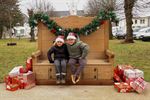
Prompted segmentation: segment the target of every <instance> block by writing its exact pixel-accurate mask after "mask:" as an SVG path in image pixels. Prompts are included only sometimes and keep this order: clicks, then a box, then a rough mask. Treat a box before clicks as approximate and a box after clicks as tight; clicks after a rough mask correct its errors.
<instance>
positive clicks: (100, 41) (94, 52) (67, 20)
mask: <svg viewBox="0 0 150 100" xmlns="http://www.w3.org/2000/svg"><path fill="white" fill-rule="evenodd" d="M53 20H55V21H56V23H57V24H58V25H60V26H62V27H63V28H81V27H83V26H85V25H87V24H89V23H90V22H91V21H92V20H93V17H79V16H67V17H62V18H53ZM55 38H56V36H55V35H54V34H53V33H51V32H50V30H48V28H47V27H46V26H45V25H44V24H42V23H41V22H39V24H38V49H39V50H40V51H42V56H41V59H47V51H48V49H49V48H50V47H51V46H52V43H53V40H54V39H55ZM80 40H81V41H83V42H85V43H87V44H88V45H89V46H90V51H89V55H88V59H104V58H106V55H105V50H106V49H108V40H109V22H108V21H105V23H104V24H103V25H101V26H100V29H98V30H97V31H95V32H93V33H91V34H90V35H87V36H82V35H81V36H80Z"/></svg>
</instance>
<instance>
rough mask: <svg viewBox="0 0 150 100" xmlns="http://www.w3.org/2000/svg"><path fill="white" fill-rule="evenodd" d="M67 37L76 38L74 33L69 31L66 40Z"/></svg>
mask: <svg viewBox="0 0 150 100" xmlns="http://www.w3.org/2000/svg"><path fill="white" fill-rule="evenodd" d="M68 39H74V40H75V39H77V38H76V36H75V34H74V33H73V32H70V33H69V34H68V36H67V40H68Z"/></svg>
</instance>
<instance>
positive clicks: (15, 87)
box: [6, 84, 19, 91]
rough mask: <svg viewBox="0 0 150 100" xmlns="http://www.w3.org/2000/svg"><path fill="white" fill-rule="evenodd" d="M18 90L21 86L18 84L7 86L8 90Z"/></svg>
mask: <svg viewBox="0 0 150 100" xmlns="http://www.w3.org/2000/svg"><path fill="white" fill-rule="evenodd" d="M18 89H19V85H18V84H6V90H9V91H16V90H18Z"/></svg>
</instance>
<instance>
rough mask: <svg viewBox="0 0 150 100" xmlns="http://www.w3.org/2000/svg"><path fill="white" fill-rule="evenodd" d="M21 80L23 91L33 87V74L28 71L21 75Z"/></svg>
mask: <svg viewBox="0 0 150 100" xmlns="http://www.w3.org/2000/svg"><path fill="white" fill-rule="evenodd" d="M22 78H23V82H24V84H25V86H24V88H25V89H29V88H31V87H33V86H35V74H34V73H33V72H31V71H29V72H28V73H24V74H23V75H22Z"/></svg>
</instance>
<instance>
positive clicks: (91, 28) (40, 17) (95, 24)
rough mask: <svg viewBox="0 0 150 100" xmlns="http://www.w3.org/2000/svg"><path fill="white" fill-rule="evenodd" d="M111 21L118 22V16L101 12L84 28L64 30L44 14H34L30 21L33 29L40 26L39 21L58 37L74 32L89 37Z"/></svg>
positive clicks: (110, 12)
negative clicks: (106, 21) (106, 22)
mask: <svg viewBox="0 0 150 100" xmlns="http://www.w3.org/2000/svg"><path fill="white" fill-rule="evenodd" d="M108 19H109V20H110V21H112V22H117V21H118V19H117V18H116V14H115V13H114V12H112V11H109V12H106V11H104V10H101V11H100V12H99V14H98V15H97V16H96V17H95V18H94V19H93V20H92V21H91V23H89V24H88V25H85V26H84V27H82V28H67V29H65V28H63V27H61V26H59V25H58V24H57V23H56V22H55V21H54V20H52V19H50V17H49V16H48V15H47V14H44V13H37V14H34V15H33V17H31V18H30V19H29V25H30V27H31V28H34V27H36V26H37V25H38V21H41V22H43V23H44V24H45V25H46V26H47V27H48V29H49V30H50V31H51V32H52V33H54V34H55V35H56V36H57V35H64V36H67V35H68V33H69V32H74V33H76V34H78V35H80V34H83V35H89V34H91V33H92V32H95V31H96V30H98V29H99V28H100V25H102V24H104V22H105V21H104V20H108Z"/></svg>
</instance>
